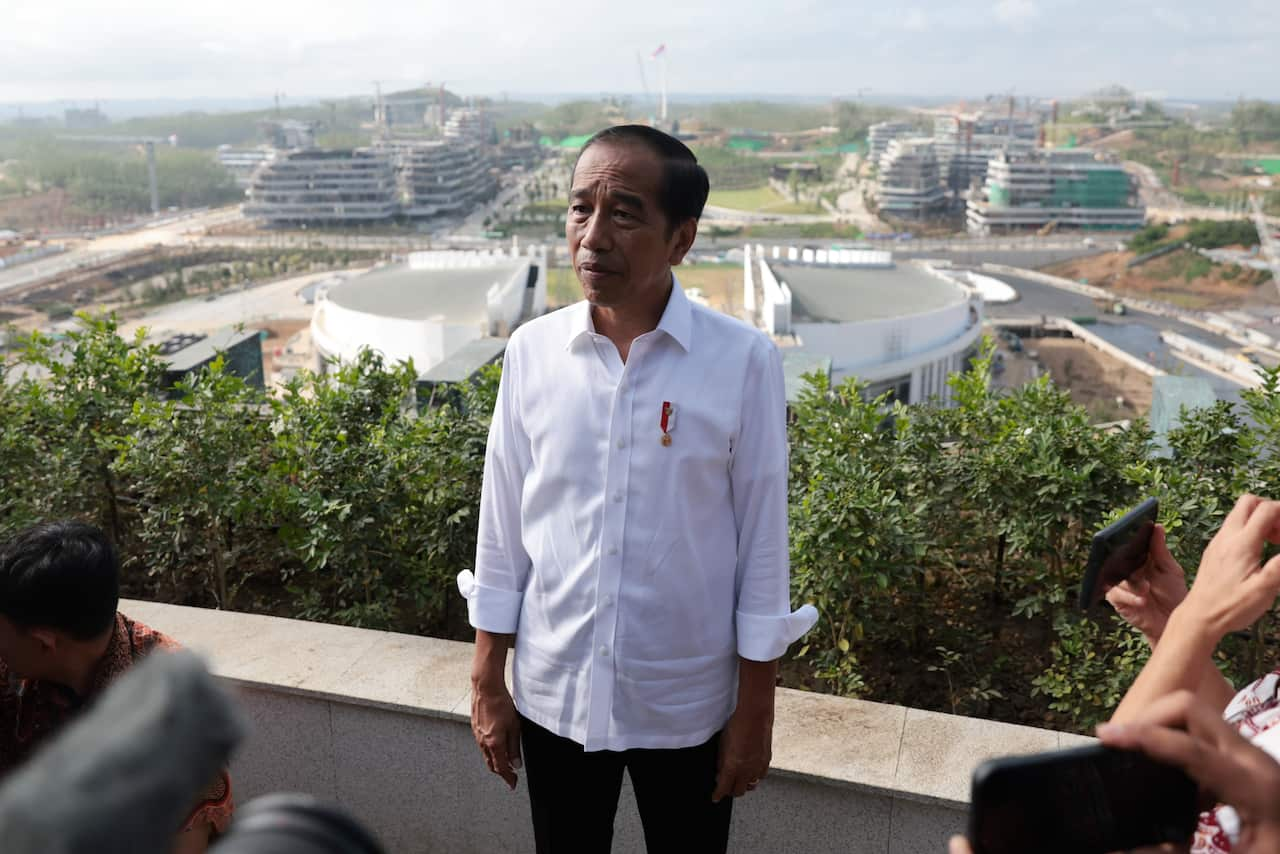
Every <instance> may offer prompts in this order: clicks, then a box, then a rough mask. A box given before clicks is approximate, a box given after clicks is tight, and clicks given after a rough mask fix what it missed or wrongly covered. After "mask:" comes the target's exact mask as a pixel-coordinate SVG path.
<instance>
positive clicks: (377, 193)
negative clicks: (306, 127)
mask: <svg viewBox="0 0 1280 854" xmlns="http://www.w3.org/2000/svg"><path fill="white" fill-rule="evenodd" d="M248 194H249V201H248V202H247V203H246V204H245V206H244V212H245V215H246V216H251V217H260V218H262V219H265V220H266V221H267V222H269V223H300V222H310V223H335V224H336V223H361V222H377V221H380V220H385V219H390V218H391V217H393V216H395V215H396V213H397V212H398V211H399V207H400V204H399V198H398V189H397V184H396V169H395V163H394V161H393V158H392V154H391V152H389V151H385V150H380V149H375V148H357V149H345V150H319V149H312V150H308V151H293V152H290V153H288V154H285V155H283V156H281V157H278V158H276V159H275V160H273V161H271V162H269V163H266V164H264V165H263V167H262V168H261V169H259V170H258V171H257V172H256V173H255V174H254V176H253V180H252V184H251V186H250V187H249V192H248Z"/></svg>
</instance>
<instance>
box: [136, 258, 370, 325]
mask: <svg viewBox="0 0 1280 854" xmlns="http://www.w3.org/2000/svg"><path fill="white" fill-rule="evenodd" d="M356 272H358V271H347V272H343V273H342V274H341V275H343V276H352V275H355V274H356ZM334 275H337V274H335V273H333V272H327V273H307V274H306V275H303V276H295V277H293V278H289V279H282V280H281V281H278V282H272V283H270V284H267V285H261V286H259V287H256V288H250V289H248V290H244V291H231V292H229V293H224V294H221V295H219V296H218V297H217V298H216V299H207V298H205V297H195V298H193V299H187V300H182V301H181V302H175V303H170V304H168V305H163V306H159V307H158V308H156V309H155V310H154V311H151V312H148V313H147V314H146V315H144V316H143V317H140V318H138V319H136V320H131V321H128V322H127V323H124V324H121V327H120V332H121V334H122V335H126V336H128V335H131V334H133V332H134V330H136V329H137V328H138V327H140V326H145V327H147V328H148V329H150V330H152V331H153V332H154V333H161V332H213V331H215V330H217V329H221V328H223V327H225V326H233V325H235V324H237V323H243V324H245V325H248V326H251V325H253V324H255V323H261V322H262V321H266V320H283V319H289V320H309V319H310V318H311V314H312V312H313V311H314V309H315V307H314V306H312V305H307V304H306V303H304V302H303V301H302V300H301V299H300V298H299V297H298V291H300V290H302V289H303V288H304V287H306V286H307V285H309V284H311V283H312V282H318V281H321V280H323V279H327V278H331V277H333V276H334Z"/></svg>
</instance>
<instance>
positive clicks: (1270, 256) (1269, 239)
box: [1249, 195, 1280, 290]
mask: <svg viewBox="0 0 1280 854" xmlns="http://www.w3.org/2000/svg"><path fill="white" fill-rule="evenodd" d="M1249 206H1250V207H1251V208H1253V227H1254V228H1256V229H1257V230H1258V244H1259V250H1260V251H1261V252H1262V257H1263V258H1264V259H1265V260H1266V262H1267V266H1268V267H1270V268H1271V280H1272V281H1273V282H1275V285H1276V289H1277V290H1280V240H1277V239H1276V237H1275V235H1273V234H1272V233H1271V225H1270V224H1269V223H1268V222H1267V214H1266V212H1265V211H1263V209H1262V199H1260V198H1258V196H1256V195H1250V196H1249Z"/></svg>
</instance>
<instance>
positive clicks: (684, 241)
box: [667, 219, 698, 267]
mask: <svg viewBox="0 0 1280 854" xmlns="http://www.w3.org/2000/svg"><path fill="white" fill-rule="evenodd" d="M697 237H698V221H697V220H696V219H687V220H685V221H684V222H682V223H680V225H678V226H676V230H675V234H673V235H672V238H673V240H672V244H671V254H670V255H669V256H668V257H667V263H669V264H670V265H671V266H672V267H676V266H679V264H680V262H681V261H683V260H684V256H685V255H687V254H688V253H689V250H690V249H692V248H693V241H694V240H695V239H697Z"/></svg>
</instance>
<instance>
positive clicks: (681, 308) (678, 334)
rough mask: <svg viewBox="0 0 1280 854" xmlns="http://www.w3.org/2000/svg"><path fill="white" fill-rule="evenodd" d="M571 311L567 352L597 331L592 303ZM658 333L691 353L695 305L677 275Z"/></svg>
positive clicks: (574, 307)
mask: <svg viewBox="0 0 1280 854" xmlns="http://www.w3.org/2000/svg"><path fill="white" fill-rule="evenodd" d="M570 311H572V312H573V316H572V319H571V321H570V323H569V338H568V340H567V341H565V349H566V350H569V349H572V348H573V345H574V344H575V343H576V342H577V341H578V339H580V338H582V337H583V336H590V335H593V334H595V331H596V325H595V322H594V321H592V319H591V303H589V302H587V301H586V300H582V301H581V302H579V303H577V304H575V305H574V306H573V307H572V308H571V309H570ZM657 331H659V332H665V333H666V334H667V335H668V336H669V337H670V338H671V340H673V341H675V342H676V343H677V344H679V345H680V347H681V348H683V350H684V351H685V352H686V353H687V352H689V347H690V345H691V344H692V337H693V305H692V304H691V303H690V302H689V298H688V297H687V296H685V293H684V288H682V287H680V280H679V279H677V278H676V274H675V273H672V274H671V296H670V297H668V298H667V307H666V308H665V309H664V310H663V312H662V319H661V320H659V321H658V326H657Z"/></svg>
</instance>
